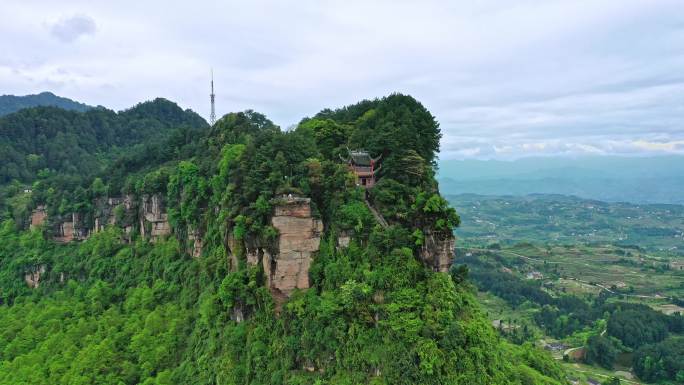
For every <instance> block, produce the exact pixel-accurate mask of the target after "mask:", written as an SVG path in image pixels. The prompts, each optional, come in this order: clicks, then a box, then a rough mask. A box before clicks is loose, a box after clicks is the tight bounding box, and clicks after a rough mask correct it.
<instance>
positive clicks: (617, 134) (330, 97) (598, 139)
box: [0, 0, 684, 159]
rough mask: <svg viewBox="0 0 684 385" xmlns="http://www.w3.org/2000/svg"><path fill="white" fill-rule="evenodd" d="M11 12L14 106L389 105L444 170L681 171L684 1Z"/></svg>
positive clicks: (288, 110)
mask: <svg viewBox="0 0 684 385" xmlns="http://www.w3.org/2000/svg"><path fill="white" fill-rule="evenodd" d="M170 3H171V2H170V1H168V0H146V1H141V0H137V1H128V0H125V1H123V0H119V1H93V0H84V1H78V0H60V1H50V0H43V1H37V0H2V1H1V2H0V94H16V95H23V94H29V93H37V92H40V91H45V90H49V91H52V92H54V93H56V94H59V95H63V96H67V97H70V98H73V99H76V100H79V101H82V102H85V103H88V104H93V105H104V106H107V107H109V108H113V109H117V110H119V109H124V108H127V107H130V106H132V105H134V104H136V103H138V102H140V101H144V100H148V99H151V98H154V97H157V96H163V97H166V98H168V99H171V100H173V101H175V102H177V103H179V104H180V105H181V106H182V107H184V108H192V109H193V110H195V111H197V112H199V113H200V114H201V115H203V116H205V117H207V116H208V114H209V103H208V93H209V72H210V68H212V67H213V68H214V73H215V83H216V94H217V111H218V113H219V115H220V114H223V113H227V112H230V111H238V110H244V109H248V108H252V109H255V110H258V111H260V112H263V113H265V114H266V115H267V116H269V117H270V118H271V119H272V120H273V121H275V122H276V123H277V124H279V125H280V126H281V127H284V128H285V127H288V126H290V125H292V124H295V123H297V122H298V121H299V120H300V119H301V118H302V117H303V116H311V115H313V114H315V113H316V112H317V111H319V110H320V109H322V108H324V107H338V106H342V105H345V104H350V103H353V102H355V101H358V100H361V99H363V98H374V97H378V96H383V95H387V94H388V93H391V92H395V91H397V92H402V93H408V94H411V95H413V96H414V97H416V98H417V99H418V100H420V101H421V102H422V103H423V104H424V105H425V106H426V107H427V108H428V109H430V110H431V111H432V113H433V114H434V115H435V116H436V117H437V119H438V120H439V121H440V123H441V127H442V130H443V132H444V138H443V142H442V158H485V159H487V158H496V159H510V158H518V157H523V156H530V155H544V154H554V155H558V154H563V155H582V154H620V155H633V154H635V155H654V154H672V153H684V1H682V0H672V1H665V0H663V1H659V0H640V1H632V0H616V1H601V0H591V1H570V0H567V1H554V0H543V1H512V0H511V1H509V0H501V1H488V0H484V1H403V0H392V1H373V2H371V1H356V0H340V1H326V0H311V1H309V0H297V1H285V0H283V1H261V0H250V1H242V2H239V3H238V2H233V1H222V2H220V3H222V4H221V5H219V4H217V3H219V2H218V1H211V2H210V1H203V0H194V1H182V2H181V1H176V2H173V3H175V4H170Z"/></svg>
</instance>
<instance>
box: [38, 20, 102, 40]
mask: <svg viewBox="0 0 684 385" xmlns="http://www.w3.org/2000/svg"><path fill="white" fill-rule="evenodd" d="M96 29H97V27H96V25H95V20H93V18H92V17H90V16H87V15H74V16H69V17H63V18H61V19H60V20H59V21H57V22H55V23H53V24H52V25H50V33H51V34H52V36H54V37H56V38H57V39H58V40H61V41H63V42H66V43H71V42H73V41H74V40H76V39H78V38H79V37H81V36H86V35H93V34H94V33H95V30H96Z"/></svg>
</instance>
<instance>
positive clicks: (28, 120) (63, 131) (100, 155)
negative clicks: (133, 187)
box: [0, 99, 206, 184]
mask: <svg viewBox="0 0 684 385" xmlns="http://www.w3.org/2000/svg"><path fill="white" fill-rule="evenodd" d="M179 127H191V128H202V127H206V122H204V120H203V119H202V118H201V117H200V116H199V115H197V114H195V113H194V112H192V111H189V110H188V111H183V110H182V109H181V108H180V107H178V106H177V105H176V104H174V103H172V102H170V101H168V100H165V99H156V100H154V101H151V102H146V103H141V104H139V105H137V106H135V107H133V108H131V109H128V110H125V111H121V112H119V113H115V112H114V111H110V110H106V109H104V108H97V109H91V110H88V111H86V112H77V111H68V110H64V109H62V108H58V107H35V108H28V109H23V110H21V111H18V112H16V113H13V114H10V115H7V116H4V117H0V159H1V160H2V163H1V164H0V184H6V183H9V182H11V181H13V180H17V181H19V182H22V183H29V184H30V183H31V182H33V181H34V180H35V179H36V178H38V177H41V176H46V175H48V174H50V173H55V174H59V175H70V176H72V175H78V176H81V177H84V176H85V177H89V176H90V177H92V176H93V175H94V174H95V173H97V172H99V171H102V169H103V167H104V166H106V165H107V161H108V160H111V159H112V158H113V156H114V155H116V153H117V151H115V150H117V149H121V148H127V147H129V146H132V145H135V144H138V143H143V142H146V141H149V140H150V139H153V138H160V139H162V138H164V137H166V136H168V135H169V134H170V132H171V131H172V130H171V129H174V128H179Z"/></svg>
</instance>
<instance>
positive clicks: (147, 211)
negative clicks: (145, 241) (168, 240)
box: [140, 194, 171, 242]
mask: <svg viewBox="0 0 684 385" xmlns="http://www.w3.org/2000/svg"><path fill="white" fill-rule="evenodd" d="M141 209H142V216H141V218H140V235H142V236H143V238H144V237H146V236H147V235H148V234H149V236H150V240H151V241H152V242H154V241H157V240H159V239H160V238H162V237H165V236H167V235H169V234H171V225H169V218H168V214H167V213H166V211H165V210H164V205H163V200H162V196H161V194H153V195H144V196H143V197H142V208H141ZM147 224H149V233H148V226H146V225H147Z"/></svg>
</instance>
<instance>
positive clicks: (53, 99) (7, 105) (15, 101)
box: [0, 92, 93, 116]
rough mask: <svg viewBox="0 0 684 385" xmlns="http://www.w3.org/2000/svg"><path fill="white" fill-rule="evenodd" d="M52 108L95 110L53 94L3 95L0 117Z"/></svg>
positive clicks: (0, 98)
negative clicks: (24, 111) (37, 108)
mask: <svg viewBox="0 0 684 385" xmlns="http://www.w3.org/2000/svg"><path fill="white" fill-rule="evenodd" d="M38 106H52V107H59V108H62V109H65V110H71V111H79V112H85V111H88V110H89V109H91V108H93V107H91V106H89V105H87V104H83V103H79V102H77V101H74V100H71V99H69V98H64V97H61V96H57V95H55V94H53V93H52V92H41V93H39V94H35V95H24V96H15V95H1V96H0V116H2V115H7V114H11V113H13V112H17V111H19V110H21V109H24V108H31V107H38Z"/></svg>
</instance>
